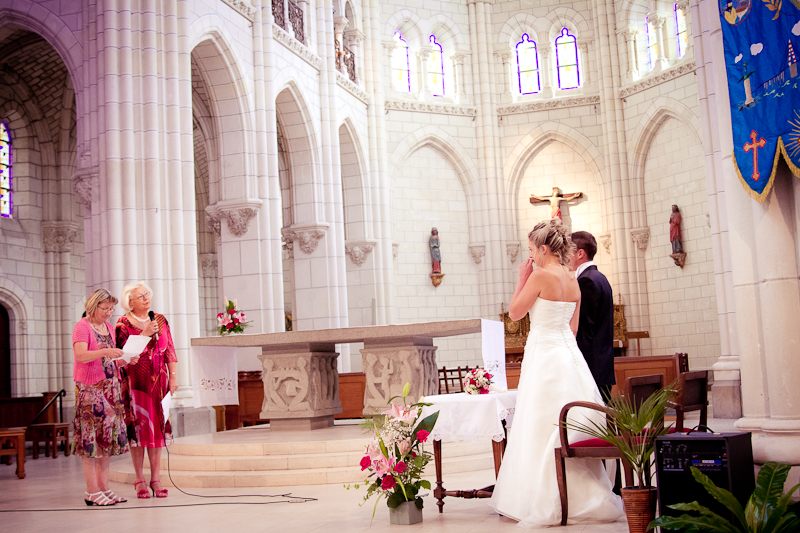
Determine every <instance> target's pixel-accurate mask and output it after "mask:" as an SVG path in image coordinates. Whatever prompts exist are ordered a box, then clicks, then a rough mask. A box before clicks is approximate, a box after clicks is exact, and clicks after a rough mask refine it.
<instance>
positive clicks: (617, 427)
mask: <svg viewBox="0 0 800 533" xmlns="http://www.w3.org/2000/svg"><path fill="white" fill-rule="evenodd" d="M675 393H676V390H675V383H672V384H670V385H668V386H666V387H664V388H663V389H661V390H658V391H656V392H655V393H653V394H652V395H651V396H650V397H649V398H647V399H646V400H645V401H643V402H642V403H641V405H639V406H638V407H637V406H636V405H635V403H634V401H633V399H632V398H627V397H625V396H624V395H620V396H613V397H611V398H610V399H609V400H608V403H607V404H606V407H607V408H608V410H609V415H608V423H603V424H598V423H596V422H594V421H593V420H588V421H587V422H567V423H566V427H567V429H571V430H575V431H579V432H581V433H586V434H587V435H591V436H593V437H595V438H598V439H602V440H604V441H606V442H608V443H609V444H612V445H614V446H615V447H616V448H617V449H618V450H619V451H620V452H621V453H622V456H623V457H624V458H625V460H627V461H628V463H630V465H631V468H633V471H634V472H635V473H636V477H637V478H638V479H639V488H647V487H650V486H651V483H650V481H651V480H650V478H649V476H647V475H646V474H647V469H648V465H649V463H650V458H651V457H652V456H653V452H654V451H655V439H656V437H659V436H661V435H666V434H667V433H668V431H669V429H668V428H666V427H664V414H665V413H666V411H667V405H668V404H669V401H670V400H671V399H672V398H673V396H675Z"/></svg>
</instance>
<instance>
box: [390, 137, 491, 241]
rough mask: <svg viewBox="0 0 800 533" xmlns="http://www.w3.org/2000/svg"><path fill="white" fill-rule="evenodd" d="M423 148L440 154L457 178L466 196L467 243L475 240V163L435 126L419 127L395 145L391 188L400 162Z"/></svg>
mask: <svg viewBox="0 0 800 533" xmlns="http://www.w3.org/2000/svg"><path fill="white" fill-rule="evenodd" d="M423 146H431V147H433V148H435V149H436V150H438V151H439V152H441V154H442V155H443V156H444V157H445V159H447V161H449V162H450V164H451V165H453V168H454V169H455V170H456V173H457V174H458V179H459V180H460V181H461V185H462V186H463V187H464V192H465V194H466V197H467V216H468V220H469V233H470V239H471V241H470V242H473V241H476V237H477V233H476V230H477V226H476V222H477V221H476V218H475V217H477V216H478V215H477V211H476V206H477V205H478V200H477V196H478V194H479V191H478V168H477V166H476V165H475V161H474V160H473V159H472V157H470V155H469V154H468V153H467V151H466V150H464V148H463V147H462V146H461V144H460V143H459V142H458V140H456V139H455V138H454V137H452V136H451V135H450V134H448V133H447V132H446V131H445V130H444V129H443V128H440V127H439V126H433V125H428V126H424V127H422V128H419V129H418V130H416V131H415V132H413V133H410V134H408V135H407V136H406V137H405V138H404V139H403V140H402V141H401V142H400V144H398V145H397V147H396V148H395V149H394V152H393V153H392V155H391V157H390V158H389V165H390V168H391V169H393V170H392V171H391V176H392V188H394V180H395V179H396V176H397V172H398V171H399V169H400V168H401V167H402V163H403V161H405V160H407V159H408V158H409V157H411V155H412V154H413V153H414V152H416V151H417V150H419V149H420V148H422V147H423Z"/></svg>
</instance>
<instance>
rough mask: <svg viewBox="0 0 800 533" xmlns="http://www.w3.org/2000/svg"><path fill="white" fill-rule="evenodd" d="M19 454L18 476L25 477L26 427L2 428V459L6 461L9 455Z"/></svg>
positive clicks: (0, 447) (0, 452) (0, 436)
mask: <svg viewBox="0 0 800 533" xmlns="http://www.w3.org/2000/svg"><path fill="white" fill-rule="evenodd" d="M15 455H16V456H17V477H18V478H19V479H23V478H24V477H25V428H0V459H2V460H3V461H4V462H5V460H6V457H8V463H6V464H11V457H13V456H15Z"/></svg>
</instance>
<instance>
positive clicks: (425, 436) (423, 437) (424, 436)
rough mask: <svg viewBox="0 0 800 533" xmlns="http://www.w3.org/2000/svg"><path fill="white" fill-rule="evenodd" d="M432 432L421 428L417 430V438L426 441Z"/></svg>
mask: <svg viewBox="0 0 800 533" xmlns="http://www.w3.org/2000/svg"><path fill="white" fill-rule="evenodd" d="M430 434H431V433H430V431H425V430H424V429H420V430H419V431H417V438H418V439H419V441H420V442H425V441H426V440H428V435H430Z"/></svg>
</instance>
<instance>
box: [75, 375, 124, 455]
mask: <svg viewBox="0 0 800 533" xmlns="http://www.w3.org/2000/svg"><path fill="white" fill-rule="evenodd" d="M75 398H76V402H75V420H74V421H73V423H72V453H74V454H75V455H81V456H83V457H109V456H111V455H122V454H123V453H125V452H127V451H128V436H127V434H126V431H125V407H124V405H123V403H122V398H121V393H120V384H119V380H117V379H116V378H110V379H104V380H102V381H100V382H98V383H97V384H95V385H87V384H85V383H80V382H76V383H75Z"/></svg>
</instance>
